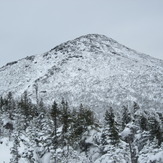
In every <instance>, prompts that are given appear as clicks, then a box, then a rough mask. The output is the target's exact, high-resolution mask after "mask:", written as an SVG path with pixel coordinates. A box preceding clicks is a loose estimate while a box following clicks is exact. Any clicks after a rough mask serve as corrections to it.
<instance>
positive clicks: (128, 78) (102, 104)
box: [0, 34, 163, 112]
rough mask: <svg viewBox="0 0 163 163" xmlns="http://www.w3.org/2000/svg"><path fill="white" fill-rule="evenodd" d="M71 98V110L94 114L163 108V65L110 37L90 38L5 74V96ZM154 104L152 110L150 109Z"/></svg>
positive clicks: (1, 88) (0, 82)
mask: <svg viewBox="0 0 163 163" xmlns="http://www.w3.org/2000/svg"><path fill="white" fill-rule="evenodd" d="M36 85H37V87H38V94H39V97H40V98H43V99H44V100H45V101H46V102H52V101H53V100H56V101H57V100H61V98H62V97H63V98H65V99H66V100H67V101H69V103H70V105H73V106H79V104H80V103H83V104H84V105H88V106H90V107H92V108H94V109H95V110H96V111H97V112H101V110H100V109H99V108H104V109H105V108H106V107H108V106H109V105H110V104H121V103H124V102H126V101H127V100H130V101H137V102H138V103H139V104H143V103H146V106H150V107H153V106H155V108H159V106H161V104H163V100H162V99H163V61H162V60H158V59H155V58H152V57H150V56H148V55H145V54H142V53H139V52H137V51H135V50H132V49H129V48H128V47H126V46H124V45H121V44H119V43H118V42H116V41H115V40H113V39H111V38H108V37H106V36H104V35H98V34H88V35H85V36H81V37H79V38H76V39H74V40H71V41H67V42H65V43H63V44H60V45H58V46H56V47H55V48H53V49H51V50H50V51H48V52H46V53H44V54H40V55H35V56H30V57H26V58H24V59H20V60H18V61H15V62H12V63H8V64H7V65H6V66H3V67H1V68H0V95H5V94H6V93H7V92H9V91H11V92H13V94H14V95H15V96H20V95H21V94H22V93H23V92H24V91H26V90H27V91H28V94H29V95H30V97H31V98H32V99H33V101H36V91H35V90H36V89H35V88H36ZM147 104H148V105H147Z"/></svg>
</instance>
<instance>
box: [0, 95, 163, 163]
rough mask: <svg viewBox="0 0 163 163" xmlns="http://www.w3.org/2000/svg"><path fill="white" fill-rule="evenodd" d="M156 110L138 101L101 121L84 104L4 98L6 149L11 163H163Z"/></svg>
mask: <svg viewBox="0 0 163 163" xmlns="http://www.w3.org/2000/svg"><path fill="white" fill-rule="evenodd" d="M156 110H157V108H148V109H144V108H141V107H140V106H139V104H138V103H136V102H134V101H133V102H132V106H130V107H128V105H127V104H126V105H123V106H120V108H119V109H114V107H112V106H109V107H108V109H107V110H106V111H105V113H104V117H103V119H97V117H96V113H94V112H93V108H88V107H85V106H84V104H81V105H80V106H79V107H78V108H72V107H70V106H69V104H68V102H67V101H66V100H65V99H62V101H61V102H60V103H57V102H55V101H53V105H51V106H50V105H47V104H44V101H43V99H38V100H37V104H33V103H32V102H31V100H30V99H29V97H28V93H27V92H25V93H24V94H23V95H22V96H21V98H20V99H14V98H13V96H12V93H8V95H7V96H6V97H1V98H0V143H1V144H0V146H2V145H4V144H5V143H6V142H8V144H10V145H7V144H6V146H8V148H10V149H9V150H10V155H9V156H8V157H10V158H9V159H10V162H8V163H23V162H25V163H26V162H27V163H163V111H156ZM0 149H1V147H0ZM2 161H5V160H1V158H0V162H2ZM5 163H7V162H5Z"/></svg>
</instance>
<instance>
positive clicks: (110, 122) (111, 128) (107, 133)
mask: <svg viewBox="0 0 163 163" xmlns="http://www.w3.org/2000/svg"><path fill="white" fill-rule="evenodd" d="M104 123H105V126H104V135H102V136H103V138H105V139H107V138H109V140H110V144H111V145H116V144H118V143H119V132H118V127H117V122H116V121H115V115H114V113H113V109H112V108H110V109H109V110H107V111H106V112H105V122H104ZM103 143H104V144H107V140H105V141H104V142H103Z"/></svg>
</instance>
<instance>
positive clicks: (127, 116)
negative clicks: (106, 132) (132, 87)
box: [122, 106, 131, 130]
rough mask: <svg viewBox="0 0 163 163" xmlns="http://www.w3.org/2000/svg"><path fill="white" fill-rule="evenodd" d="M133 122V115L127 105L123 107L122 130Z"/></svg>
mask: <svg viewBox="0 0 163 163" xmlns="http://www.w3.org/2000/svg"><path fill="white" fill-rule="evenodd" d="M129 122H131V115H130V113H129V111H128V108H127V107H126V106H123V108H122V130H123V129H124V128H125V127H126V125H127V124H128V123H129Z"/></svg>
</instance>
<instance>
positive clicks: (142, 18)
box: [0, 0, 163, 67]
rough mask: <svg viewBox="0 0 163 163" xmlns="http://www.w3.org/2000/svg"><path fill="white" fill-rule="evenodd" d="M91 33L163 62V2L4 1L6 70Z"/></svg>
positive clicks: (1, 58)
mask: <svg viewBox="0 0 163 163" xmlns="http://www.w3.org/2000/svg"><path fill="white" fill-rule="evenodd" d="M89 33H99V34H104V35H106V36H108V37H111V38H113V39H115V40H116V41H118V42H119V43H122V44H124V45H126V46H128V47H130V48H132V49H135V50H137V51H140V52H144V53H146V54H149V55H151V56H153V57H156V58H161V59H163V0H0V67H1V66H3V65H5V64H6V63H7V62H11V61H15V60H18V59H21V58H23V57H26V56H30V55H35V54H41V53H44V52H46V51H49V50H50V49H51V48H53V47H55V46H56V45H58V44H60V43H62V42H65V41H67V40H71V39H74V38H76V37H79V36H81V35H85V34H89Z"/></svg>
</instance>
